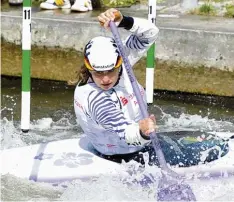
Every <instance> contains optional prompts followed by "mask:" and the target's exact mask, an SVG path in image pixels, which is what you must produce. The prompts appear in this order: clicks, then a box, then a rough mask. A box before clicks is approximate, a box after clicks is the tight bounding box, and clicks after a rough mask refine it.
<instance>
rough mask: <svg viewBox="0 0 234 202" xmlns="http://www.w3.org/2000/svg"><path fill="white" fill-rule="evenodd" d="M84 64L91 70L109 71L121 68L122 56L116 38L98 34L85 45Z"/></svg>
mask: <svg viewBox="0 0 234 202" xmlns="http://www.w3.org/2000/svg"><path fill="white" fill-rule="evenodd" d="M84 64H85V66H86V68H88V69H89V70H91V71H108V70H111V69H113V68H119V67H120V66H121V64H122V57H121V56H120V53H119V50H118V48H117V45H116V43H115V41H114V39H112V38H110V37H103V36H98V37H95V38H93V39H92V40H90V41H89V42H88V44H87V45H86V46H85V50H84Z"/></svg>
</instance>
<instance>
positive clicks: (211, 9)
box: [190, 0, 234, 18]
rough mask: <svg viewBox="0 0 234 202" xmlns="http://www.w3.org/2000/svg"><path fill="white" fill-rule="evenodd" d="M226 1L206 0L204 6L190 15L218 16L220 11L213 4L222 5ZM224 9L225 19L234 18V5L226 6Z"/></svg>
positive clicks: (192, 11)
mask: <svg viewBox="0 0 234 202" xmlns="http://www.w3.org/2000/svg"><path fill="white" fill-rule="evenodd" d="M224 1H225V0H206V1H205V3H204V4H202V5H201V6H200V7H198V8H196V9H193V10H191V11H190V13H191V14H195V15H210V16H216V15H217V13H218V9H217V8H216V7H215V6H214V5H213V3H222V2H224ZM223 9H224V10H225V12H224V16H225V17H231V18H232V17H234V3H232V4H226V5H224V6H223Z"/></svg>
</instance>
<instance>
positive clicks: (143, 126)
mask: <svg viewBox="0 0 234 202" xmlns="http://www.w3.org/2000/svg"><path fill="white" fill-rule="evenodd" d="M139 128H140V130H141V132H142V133H143V134H144V135H147V136H149V135H150V133H152V132H154V131H155V129H156V119H155V116H154V115H153V114H152V115H150V116H149V118H146V119H142V120H140V121H139Z"/></svg>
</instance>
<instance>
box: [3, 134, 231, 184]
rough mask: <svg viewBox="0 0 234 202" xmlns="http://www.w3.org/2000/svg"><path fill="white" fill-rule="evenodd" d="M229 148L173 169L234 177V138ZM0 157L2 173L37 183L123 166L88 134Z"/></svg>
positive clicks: (106, 172) (9, 151) (114, 171)
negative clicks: (100, 151) (101, 152)
mask: <svg viewBox="0 0 234 202" xmlns="http://www.w3.org/2000/svg"><path fill="white" fill-rule="evenodd" d="M229 148H230V150H229V152H228V153H227V154H226V155H225V156H224V157H221V158H220V159H218V160H215V161H212V162H210V163H207V164H201V165H197V166H192V167H187V168H176V167H174V168H173V167H172V169H173V170H175V171H176V172H178V173H181V174H184V175H187V176H188V177H190V178H191V177H196V178H205V177H210V176H211V177H228V176H230V175H232V176H234V140H230V141H229ZM0 157H1V174H2V175H4V174H11V175H14V176H16V177H20V178H24V179H30V180H34V181H38V182H50V183H59V182H63V181H68V180H74V179H84V178H90V177H98V176H100V175H116V174H117V172H118V170H119V169H120V164H118V163H115V162H112V161H108V160H105V159H103V158H101V157H99V156H97V155H95V154H94V153H93V152H92V146H91V145H90V144H89V142H88V140H87V138H86V137H81V138H80V139H66V140H60V141H52V142H48V143H43V144H36V145H31V146H26V147H19V148H13V149H7V150H2V151H1V153H0Z"/></svg>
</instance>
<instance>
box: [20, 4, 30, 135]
mask: <svg viewBox="0 0 234 202" xmlns="http://www.w3.org/2000/svg"><path fill="white" fill-rule="evenodd" d="M22 18H23V19H22V20H23V25H22V51H23V55H22V57H23V59H22V92H21V96H22V97H21V130H22V131H23V132H28V131H29V125H30V97H31V96H30V88H31V84H30V71H31V0H23V16H22Z"/></svg>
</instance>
